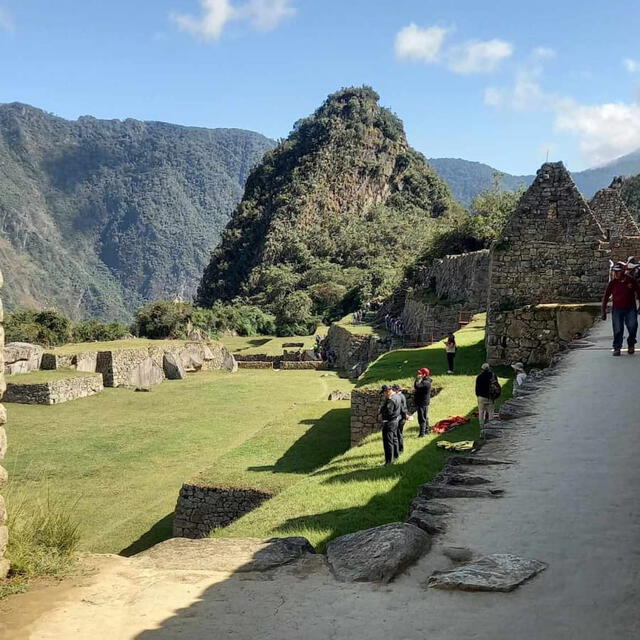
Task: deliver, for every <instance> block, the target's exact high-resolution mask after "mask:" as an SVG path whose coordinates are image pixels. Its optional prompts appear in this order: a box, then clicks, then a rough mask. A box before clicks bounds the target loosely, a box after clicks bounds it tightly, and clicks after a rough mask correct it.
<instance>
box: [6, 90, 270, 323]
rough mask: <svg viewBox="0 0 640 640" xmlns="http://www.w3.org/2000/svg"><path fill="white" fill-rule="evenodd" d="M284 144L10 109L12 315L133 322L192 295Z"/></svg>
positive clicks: (236, 134)
mask: <svg viewBox="0 0 640 640" xmlns="http://www.w3.org/2000/svg"><path fill="white" fill-rule="evenodd" d="M274 144H275V143H274V142H273V141H272V140H269V139H268V138H266V137H265V136H263V135H261V134H258V133H254V132H251V131H243V130H241V129H203V128H194V127H182V126H178V125H173V124H167V123H162V122H142V121H138V120H132V119H128V120H124V121H120V120H98V119H96V118H93V117H89V116H84V117H81V118H79V119H78V120H76V121H69V120H64V119H62V118H59V117H56V116H53V115H51V114H47V113H46V112H44V111H42V110H40V109H36V108H34V107H31V106H28V105H24V104H20V103H11V104H3V105H0V265H1V267H2V270H3V272H4V275H5V288H4V289H3V298H4V300H5V304H6V306H7V308H8V309H9V310H11V309H15V308H18V307H55V308H57V309H58V310H60V311H62V312H64V313H67V314H69V315H70V316H71V317H73V318H76V319H78V318H82V317H90V316H92V317H103V318H109V319H122V320H126V319H127V318H129V317H130V316H131V314H132V311H133V310H134V309H135V308H136V307H137V306H138V305H140V304H142V303H143V302H146V301H148V300H154V299H159V298H167V297H173V296H175V295H182V296H183V297H184V298H186V299H190V298H191V297H193V294H194V293H195V288H196V286H197V283H198V280H199V278H200V276H201V274H202V270H203V269H204V267H205V266H206V264H207V262H208V259H209V254H210V251H211V249H212V248H213V247H215V246H216V244H217V243H218V240H219V237H220V234H221V232H222V230H223V229H224V227H225V225H226V223H227V221H228V220H229V217H230V215H231V213H232V211H233V209H234V207H235V206H236V205H237V203H238V202H239V201H240V198H241V197H242V193H243V190H244V183H245V181H246V178H247V176H248V175H249V172H250V170H251V168H252V167H253V166H254V165H255V164H257V163H258V162H259V161H260V159H261V158H262V155H263V154H264V153H265V151H267V150H269V149H271V148H273V146H274Z"/></svg>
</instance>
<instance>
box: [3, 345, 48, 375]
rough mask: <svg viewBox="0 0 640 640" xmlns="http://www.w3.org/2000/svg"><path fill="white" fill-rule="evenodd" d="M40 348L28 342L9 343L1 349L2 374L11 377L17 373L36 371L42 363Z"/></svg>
mask: <svg viewBox="0 0 640 640" xmlns="http://www.w3.org/2000/svg"><path fill="white" fill-rule="evenodd" d="M42 351H43V349H42V347H41V346H39V345H37V344H29V343H28V342H10V343H9V344H6V345H4V348H3V349H2V352H3V358H4V373H5V375H7V376H13V375H16V374H19V373H30V372H31V371H38V369H40V364H41V361H42Z"/></svg>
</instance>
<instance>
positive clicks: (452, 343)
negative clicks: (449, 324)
mask: <svg viewBox="0 0 640 640" xmlns="http://www.w3.org/2000/svg"><path fill="white" fill-rule="evenodd" d="M444 349H445V351H446V352H447V365H448V369H447V373H453V361H454V360H455V359H456V337H455V336H454V335H453V333H450V334H449V335H448V336H447V339H446V340H445V341H444Z"/></svg>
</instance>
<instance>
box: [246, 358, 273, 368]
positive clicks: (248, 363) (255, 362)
mask: <svg viewBox="0 0 640 640" xmlns="http://www.w3.org/2000/svg"><path fill="white" fill-rule="evenodd" d="M238 368H239V369H273V362H260V361H258V360H240V361H239V362H238Z"/></svg>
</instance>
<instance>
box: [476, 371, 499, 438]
mask: <svg viewBox="0 0 640 640" xmlns="http://www.w3.org/2000/svg"><path fill="white" fill-rule="evenodd" d="M494 378H495V375H494V373H493V371H491V366H490V365H489V363H488V362H485V363H484V364H483V365H482V370H481V371H480V375H478V376H477V377H476V398H477V400H478V422H479V423H480V429H481V430H482V429H484V423H485V422H486V421H487V420H491V418H493V402H494V398H493V396H494V395H495V392H494V390H493V389H492V386H493V382H494Z"/></svg>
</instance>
